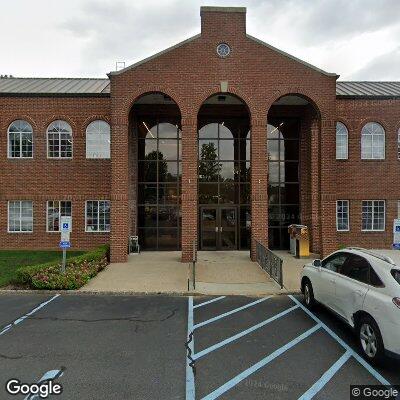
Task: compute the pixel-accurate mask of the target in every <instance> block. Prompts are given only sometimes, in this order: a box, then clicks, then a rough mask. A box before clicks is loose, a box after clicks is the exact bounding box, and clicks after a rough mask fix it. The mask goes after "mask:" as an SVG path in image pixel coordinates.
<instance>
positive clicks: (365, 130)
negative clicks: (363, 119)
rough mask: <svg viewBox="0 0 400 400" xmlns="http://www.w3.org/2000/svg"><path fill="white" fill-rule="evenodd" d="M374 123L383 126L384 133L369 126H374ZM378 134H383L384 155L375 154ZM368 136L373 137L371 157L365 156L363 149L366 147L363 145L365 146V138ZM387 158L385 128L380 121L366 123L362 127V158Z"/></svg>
mask: <svg viewBox="0 0 400 400" xmlns="http://www.w3.org/2000/svg"><path fill="white" fill-rule="evenodd" d="M373 125H378V126H379V127H380V128H382V131H383V133H376V132H372V131H371V129H370V128H369V127H370V126H371V127H372V126H373ZM377 136H383V156H382V157H376V156H374V149H375V148H376V147H374V139H375V140H376V137H377ZM367 137H370V138H371V157H364V155H363V149H364V147H363V146H365V143H364V139H365V138H367ZM375 151H376V150H375ZM385 158H386V131H385V128H384V127H383V126H382V125H381V124H380V123H379V122H368V123H366V124H365V125H364V126H363V127H362V129H361V159H362V160H384V159H385Z"/></svg>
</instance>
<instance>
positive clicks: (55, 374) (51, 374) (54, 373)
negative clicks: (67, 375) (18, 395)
mask: <svg viewBox="0 0 400 400" xmlns="http://www.w3.org/2000/svg"><path fill="white" fill-rule="evenodd" d="M63 375H64V373H63V372H62V371H61V370H60V369H52V370H51V371H47V372H46V373H45V374H44V375H43V376H42V377H41V378H40V379H39V381H38V382H37V383H38V384H40V383H42V382H44V381H52V380H54V379H56V378H61V377H62V376H63ZM39 398H40V396H39V394H34V395H31V394H28V396H26V397H25V398H24V400H35V399H39Z"/></svg>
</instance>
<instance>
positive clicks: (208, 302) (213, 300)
mask: <svg viewBox="0 0 400 400" xmlns="http://www.w3.org/2000/svg"><path fill="white" fill-rule="evenodd" d="M225 297H226V296H220V297H216V298H214V299H211V300H208V301H205V302H204V303H200V304H196V305H195V306H193V308H199V307H203V306H206V305H207V304H211V303H214V302H215V301H218V300H222V299H224V298H225Z"/></svg>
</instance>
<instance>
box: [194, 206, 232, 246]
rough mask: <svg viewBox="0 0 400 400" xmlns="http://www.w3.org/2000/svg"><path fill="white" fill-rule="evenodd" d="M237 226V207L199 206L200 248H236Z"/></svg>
mask: <svg viewBox="0 0 400 400" xmlns="http://www.w3.org/2000/svg"><path fill="white" fill-rule="evenodd" d="M237 226H238V223H237V207H224V206H204V207H200V232H201V238H200V250H236V249H237V236H238V235H237Z"/></svg>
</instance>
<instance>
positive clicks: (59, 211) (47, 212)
mask: <svg viewBox="0 0 400 400" xmlns="http://www.w3.org/2000/svg"><path fill="white" fill-rule="evenodd" d="M50 201H52V202H53V203H56V202H58V220H59V221H60V220H61V217H62V216H63V215H61V203H63V202H69V203H71V215H70V216H71V217H72V201H71V200H47V201H46V232H47V233H60V229H59V230H58V231H56V230H49V202H50Z"/></svg>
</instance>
